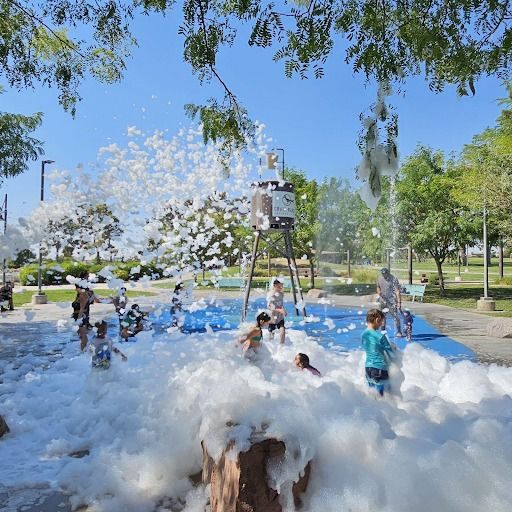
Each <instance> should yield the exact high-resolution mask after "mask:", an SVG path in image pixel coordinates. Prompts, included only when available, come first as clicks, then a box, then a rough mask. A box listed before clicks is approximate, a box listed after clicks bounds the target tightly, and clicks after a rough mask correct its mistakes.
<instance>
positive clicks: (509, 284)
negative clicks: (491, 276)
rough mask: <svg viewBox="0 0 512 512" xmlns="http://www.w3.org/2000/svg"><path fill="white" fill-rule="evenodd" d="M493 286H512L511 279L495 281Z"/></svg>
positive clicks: (504, 278) (505, 278)
mask: <svg viewBox="0 0 512 512" xmlns="http://www.w3.org/2000/svg"><path fill="white" fill-rule="evenodd" d="M494 282H495V284H501V285H504V286H512V277H503V278H502V279H496V281H494Z"/></svg>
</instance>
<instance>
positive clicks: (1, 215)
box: [0, 194, 7, 286]
mask: <svg viewBox="0 0 512 512" xmlns="http://www.w3.org/2000/svg"><path fill="white" fill-rule="evenodd" d="M0 220H1V221H3V223H4V235H5V234H6V233H7V194H5V199H4V204H3V207H2V208H1V209H0ZM6 263H7V262H6V260H5V258H4V261H3V263H2V284H3V285H4V286H5V275H6V271H5V268H6Z"/></svg>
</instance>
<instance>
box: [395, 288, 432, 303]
mask: <svg viewBox="0 0 512 512" xmlns="http://www.w3.org/2000/svg"><path fill="white" fill-rule="evenodd" d="M426 287H427V285H426V284H402V285H400V293H401V294H402V295H406V296H409V297H412V301H413V302H414V300H415V299H416V297H420V298H421V302H423V296H424V295H425V288H426Z"/></svg>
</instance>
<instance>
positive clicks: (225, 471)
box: [201, 438, 311, 512]
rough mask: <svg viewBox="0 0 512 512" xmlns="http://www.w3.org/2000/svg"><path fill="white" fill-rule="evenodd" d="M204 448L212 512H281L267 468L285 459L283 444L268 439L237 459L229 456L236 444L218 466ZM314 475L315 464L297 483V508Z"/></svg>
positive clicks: (204, 479)
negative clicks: (269, 483)
mask: <svg viewBox="0 0 512 512" xmlns="http://www.w3.org/2000/svg"><path fill="white" fill-rule="evenodd" d="M201 444H202V447H203V483H204V484H210V485H211V491H210V492H211V497H210V505H211V510H212V512H281V511H282V507H281V504H280V503H279V494H278V492H277V491H276V490H275V489H272V488H271V487H269V485H268V483H267V481H268V478H267V467H268V464H269V463H270V464H271V463H273V462H275V463H279V461H281V460H282V459H283V458H284V455H285V452H286V446H285V444H284V442H283V441H279V440H277V439H274V438H266V439H262V440H255V441H253V442H251V447H250V448H249V450H248V451H246V452H240V453H239V454H238V456H237V457H236V458H234V457H233V456H230V455H229V451H230V450H231V448H232V446H233V445H232V443H231V444H229V445H228V446H226V448H225V449H224V450H223V452H222V455H221V457H220V459H219V461H218V462H217V463H215V461H214V460H213V459H212V457H210V455H209V454H208V447H207V446H206V444H205V443H204V442H202V443H201ZM310 471H311V461H310V462H308V464H307V466H306V467H305V468H304V475H303V476H302V477H301V478H299V480H298V482H294V483H293V498H294V501H295V506H296V507H300V505H301V504H302V500H301V493H303V492H305V490H306V488H307V485H308V481H309V475H310Z"/></svg>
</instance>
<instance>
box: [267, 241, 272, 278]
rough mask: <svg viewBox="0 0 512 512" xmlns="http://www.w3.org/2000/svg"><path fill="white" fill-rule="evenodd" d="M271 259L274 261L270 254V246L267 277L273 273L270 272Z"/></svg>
mask: <svg viewBox="0 0 512 512" xmlns="http://www.w3.org/2000/svg"><path fill="white" fill-rule="evenodd" d="M271 261H272V257H271V256H270V246H269V248H268V261H267V277H270V276H271V275H272V274H271V272H270V269H271V266H272V265H271Z"/></svg>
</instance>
